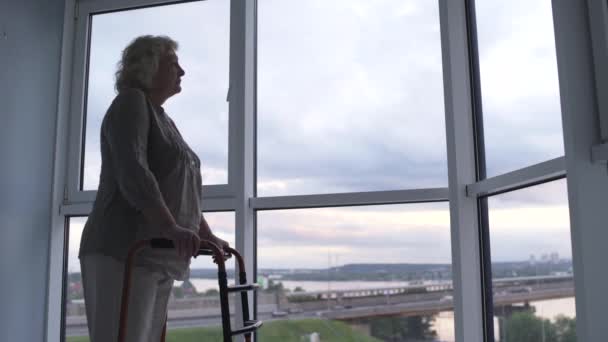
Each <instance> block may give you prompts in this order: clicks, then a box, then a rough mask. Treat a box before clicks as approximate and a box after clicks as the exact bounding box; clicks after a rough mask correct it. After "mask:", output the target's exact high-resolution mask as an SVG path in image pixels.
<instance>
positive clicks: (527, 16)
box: [475, 0, 564, 176]
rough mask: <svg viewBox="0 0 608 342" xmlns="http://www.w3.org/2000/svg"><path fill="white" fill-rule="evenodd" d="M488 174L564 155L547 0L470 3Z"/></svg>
mask: <svg viewBox="0 0 608 342" xmlns="http://www.w3.org/2000/svg"><path fill="white" fill-rule="evenodd" d="M475 7H476V19H477V37H478V48H479V69H480V70H479V74H480V81H481V95H482V97H481V98H482V107H483V130H484V143H485V152H486V153H485V155H486V168H487V175H488V176H493V175H497V174H501V173H505V172H508V171H513V170H515V169H519V168H521V167H525V166H529V165H532V164H535V163H539V162H542V161H545V160H548V159H552V158H555V157H559V156H562V155H563V154H564V147H563V138H562V125H561V108H560V98H559V82H558V78H557V61H556V55H555V39H554V33H553V16H552V12H551V2H550V1H525V0H516V1H487V0H479V1H475Z"/></svg>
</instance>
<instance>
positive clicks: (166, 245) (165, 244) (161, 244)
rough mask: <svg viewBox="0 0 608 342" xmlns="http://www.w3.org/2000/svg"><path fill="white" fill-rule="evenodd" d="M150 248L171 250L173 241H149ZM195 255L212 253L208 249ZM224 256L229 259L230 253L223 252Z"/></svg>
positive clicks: (201, 250) (200, 250) (157, 239)
mask: <svg viewBox="0 0 608 342" xmlns="http://www.w3.org/2000/svg"><path fill="white" fill-rule="evenodd" d="M150 247H152V248H163V249H171V248H174V247H175V246H174V245H173V241H171V240H169V239H162V238H155V239H150ZM197 255H213V251H212V250H211V249H208V248H201V249H199V250H198V253H197ZM224 256H225V257H227V258H230V257H231V256H232V253H230V251H226V250H225V251H224Z"/></svg>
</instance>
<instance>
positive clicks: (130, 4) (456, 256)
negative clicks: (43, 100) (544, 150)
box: [46, 0, 608, 342]
mask: <svg viewBox="0 0 608 342" xmlns="http://www.w3.org/2000/svg"><path fill="white" fill-rule="evenodd" d="M226 1H231V6H230V13H231V14H230V75H229V79H230V82H229V84H230V94H229V100H230V101H229V102H230V103H229V155H228V164H229V165H228V184H226V185H213V186H208V187H207V186H205V187H204V194H205V200H204V201H203V203H204V206H205V208H204V209H205V211H234V213H235V235H236V247H237V248H238V249H239V250H241V252H242V253H243V255H244V256H245V258H246V260H247V267H248V271H249V274H250V276H249V277H250V279H255V271H256V266H257V263H256V257H257V255H256V253H257V246H256V214H257V211H258V210H272V209H296V208H315V207H328V206H353V205H378V204H398V203H421V202H437V201H447V200H449V202H450V203H449V204H450V218H451V238H452V258H453V259H452V266H453V281H454V300H455V301H454V303H455V307H454V314H455V333H456V341H458V342H465V341H466V342H482V341H484V331H483V330H484V326H483V309H482V300H483V298H482V291H483V289H482V285H481V269H480V248H481V247H480V245H479V231H480V227H479V220H478V217H479V210H480V209H479V206H478V200H479V199H480V198H483V197H484V196H488V195H492V194H497V193H501V192H505V191H510V190H515V189H519V188H522V187H527V186H531V185H534V184H539V183H544V182H548V181H551V180H555V179H558V178H562V177H564V176H565V175H566V164H567V162H568V160H567V159H566V158H565V157H559V158H555V159H552V160H548V161H544V162H541V163H538V164H535V165H531V166H528V167H525V168H522V169H519V170H515V171H512V172H509V173H506V174H503V175H498V176H495V177H491V178H488V179H484V180H481V181H477V180H476V175H475V153H476V151H475V144H474V139H475V137H474V134H475V132H474V130H473V127H472V122H473V117H472V115H473V109H472V100H473V96H474V95H473V94H472V92H471V79H470V70H469V67H470V56H469V50H468V44H469V42H468V38H467V22H466V20H467V19H466V9H467V7H466V3H467V0H438V2H439V9H440V26H441V44H442V54H443V67H444V93H445V109H446V113H445V115H446V132H447V134H446V139H447V149H448V154H447V156H448V173H449V175H448V178H449V179H448V180H449V188H431V189H408V190H393V191H371V192H353V193H339V194H311V195H295V196H269V197H257V196H256V193H255V189H256V172H255V169H256V162H257V160H256V159H255V158H256V153H255V151H256V143H257V141H256V86H257V84H256V72H257V71H256V68H257V65H256V51H257V40H256V38H257V37H256V28H257V23H256V21H257V13H256V7H257V1H256V0H226ZM588 1H589V4H590V5H589V6H592V7H593V6H595V5H592V4H593V3H594V0H588ZM184 2H186V1H184ZM556 2H558V1H557V0H555V1H554V3H556ZM173 3H176V2H175V1H170V0H66V10H65V18H66V19H65V26H64V40H63V46H62V68H61V79H60V94H59V103H58V113H59V120H58V126H57V140H56V144H57V149H56V150H57V155H56V156H55V157H56V158H55V166H54V167H55V170H54V171H55V175H54V182H55V184H54V187H53V189H54V190H53V207H54V208H56V209H57V210H56V211H54V212H53V217H52V218H51V219H52V220H51V221H52V230H51V241H50V256H49V260H50V261H49V278H50V281H49V294H48V296H47V298H48V303H47V330H46V331H47V341H59V336H60V334H59V331H60V324H61V320H62V317H61V312H62V309H61V308H62V307H63V298H62V296H61V290H60V289H61V287H62V284H63V276H64V275H63V270H64V264H63V263H64V262H65V260H64V253H65V242H66V241H65V219H66V217H69V216H80V215H88V214H89V213H90V211H91V208H92V203H93V199H94V196H95V191H80V190H79V186H78V185H79V183H80V180H79V178H80V167H81V164H80V163H81V160H80V156H81V153H82V150H81V149H82V146H83V144H82V143H81V142H82V133H83V132H82V130H83V125H82V124H83V103H84V102H83V100H84V96H85V94H84V87H83V85H84V81H85V76H86V75H85V69H86V68H85V66H86V65H85V63H86V60H85V58H86V57H87V56H86V54H85V52H86V51H87V49H88V47H87V44H88V43H87V41H88V28H89V23H88V21H89V20H88V18H89V14H90V13H96V12H101V11H108V10H118V9H129V8H136V7H143V6H150V5H161V4H173ZM75 4H78V6H75ZM602 4H603V6H604V9H605V1H603V2H602ZM568 6H574V5H566V4H565V3H564V4H562V5H561V6H558V7H555V6H554V14H555V15H557V14H562V17H566V15H564V14H565V13H568V11H570V9H569V8H568ZM602 13H603V14H602V15H603V17H601V18H603V19H602V20H604V21H605V18H606V17H605V15H606V12H602ZM73 18H78V19H77V20H72V19H73ZM590 20H592V21H593V20H595V22H596V23H597V22H598V19H597V17H596V18H595V19H593V18H591V16H590ZM596 31H597V30H596ZM563 32H564V31H561V33H562V34H564V33H563ZM594 32H595V31H594ZM604 32H605V31H604ZM596 36H597V35H595V36H594V41H593V43H594V54H596V51H598V50H597V48H596V45H597V44H599V43H597V42H596V40H597V38H596ZM557 39H558V37H557V32H556V40H557ZM603 39H605V37H604V38H603ZM559 52H560V50H559V49H558V53H559ZM559 58H560V55H559V54H558V59H559ZM596 59H597V57H596ZM596 67H597V64H596ZM560 68H561V70H560V82H562V83H563V82H567V80H565V79H562V74H564V75H565V74H566V73H565V72H564V71H563V69H565V67H564V66H563V65H562V66H560ZM602 70H603V69H602ZM569 76H571V77H572V78H573V79H575V78H576V73H573V74H569ZM596 81H597V80H596ZM602 84H606V83H602ZM597 89H600V86H598V87H597ZM598 91H600V90H598ZM576 96H583V95H580V94H577V95H572V94H567V95H565V94H562V95H561V97H562V103H564V101H566V103H570V102H568V101H574V102H576ZM573 98H574V100H573ZM607 101H608V100H607ZM604 106H608V105H604ZM602 108H605V107H602ZM562 110H563V111H564V110H565V109H562ZM566 112H567V114H564V116H565V117H573V116H574V113H572V112H568V110H566ZM604 112H605V111H604ZM604 122H608V120H604ZM570 125H571V124H570V123H569V121H564V132H569V130H572V129H573V128H572V127H570ZM605 126H606V130H605V132H608V124H606V125H605ZM603 127H604V126H603ZM68 133H69V134H68ZM572 144H573V143H572V142H569V141H566V144H565V148H566V150H567V151H568V149H569V148H573V147H572ZM69 147H71V148H69ZM570 164H571V165H575V164H574V161H571V162H570ZM582 173H583V171H581V176H580V177H578V178H576V180H575V182H583V180H582V179H583V178H584V177H583V175H582ZM568 183H569V191H571V190H570V188H572V187H573V186H576V185H577V184H578V183H574V185H572V184H571V180H570V179H568ZM574 199H577V196H574V197H573V195H571V196H570V200H571V201H573V200H574ZM570 210H571V217H573V224H574V220H576V219H579V220H584V217H582V218H581V216H580V215H576V213H578V211H579V210H582V209H580V208H578V207H577V208H571V209H570ZM573 213H574V214H573ZM573 229H574V228H573ZM572 234H573V244H574V243H575V242H576V243H578V242H579V240H581V241H582V239H583V238H584V239H591V238H590V237H589V236H588V235H584V236H583V235H581V234H582V233H580V232H578V231H576V230H575V231H573V233H572ZM598 241H602V240H598ZM598 243H599V242H598ZM579 244H580V243H579ZM581 246H582V244H581ZM575 247H576V246H575ZM594 247H597V249H600V248H602V247H601V246H599V245H598V246H594ZM579 248H580V246H579ZM579 248H573V258H575V259H576V258H579V256H578V255H577V253H578V251H579ZM585 262H586V263H590V264H593V265H595V264H594V262H593V260H587V259H585ZM578 263H579V264H580V265H582V263H583V259H582V257H580V258H579V259H578ZM577 266H578V264H577ZM583 277H589V273H582V272H577V271H575V281H576V282H577V290H576V291H577V314H578V317H581V318H582V317H585V315H582V314H583V313H584V312H587V311H589V312H591V311H590V310H591V309H590V308H589V307H588V306H589V305H591V304H590V303H586V302H582V303H579V300H578V299H579V296H578V295H580V294H581V293H583V292H582V291H584V288H583V287H580V288H579V284H584V282H583V280H585V279H586V278H583ZM595 289H597V290H598V291H600V289H599V288H598V287H595V288H594V290H595ZM581 299H583V297H581ZM250 304H252V305H251V306H250V307H251V309H252V311H253V312H252V313H254V312H255V306H254V305H253V304H255V301H254V300H252V303H250ZM239 319H241V318H239ZM595 322H597V323H598V324H597V325H594V326H591V327H589V328H588V327H585V326H583V325H578V329H579V331H580V329H588V330H589V331H590V332H591V330H592V329H598V330H597V331H599V327H600V322H601V316H598V317H596V318H595V321H594V323H595ZM581 336H587V335H581ZM589 336H591V333H589Z"/></svg>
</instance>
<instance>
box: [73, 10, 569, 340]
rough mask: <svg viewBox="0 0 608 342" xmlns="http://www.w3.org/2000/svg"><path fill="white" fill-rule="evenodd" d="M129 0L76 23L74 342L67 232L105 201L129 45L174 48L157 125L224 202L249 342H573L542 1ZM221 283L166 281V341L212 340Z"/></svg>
mask: <svg viewBox="0 0 608 342" xmlns="http://www.w3.org/2000/svg"><path fill="white" fill-rule="evenodd" d="M121 1H122V0H121ZM124 1H125V3H126V4H125V5H124V6H125V8H118V7H116V6H117V4H119V3H120V2H115V1H114V0H111V1H110V0H100V1H97V2H95V1H90V2H87V1H84V2H82V6H83V7H81V8H80V10H79V11H81V13H80V14H82V13H84V14H86V16H87V18H88V19H90V20H89V24H90V25H88V26H86V25H80V24H77V25H80V26H78V27H79V28H78V29H77V34H76V37H77V39H76V47H82V50H86V54H84V55H83V53H82V51H75V52H74V56H75V57H74V59H75V62H74V65H76V66H79V67H81V69H83V70H75V71H74V73H75V77H74V80H72V82H73V83H74V84H72V91H73V92H74V97H73V98H74V100H73V101H72V102H74V103H72V110H73V112H72V113H71V117H72V119H71V121H70V134H71V135H70V139H69V140H70V142H71V143H72V144H73V145H77V146H80V145H82V146H83V147H82V151H78V152H79V153H76V152H74V151H73V149H74V146H70V147H69V149H70V151H71V152H70V154H69V157H68V158H69V160H68V164H69V166H68V169H69V170H68V176H67V177H68V179H67V182H68V184H69V185H70V186H69V187H68V190H69V191H68V194H67V197H68V198H67V199H66V203H63V204H65V205H64V206H63V207H62V208H61V209H62V211H63V215H65V216H67V217H70V221H69V230H70V234H69V244H68V245H69V253H68V274H67V275H66V277H67V289H66V293H67V297H66V303H64V305H65V309H66V310H65V312H66V320H65V321H66V327H65V328H66V329H65V331H66V334H67V336H68V338H67V340H68V341H70V342H76V341H84V340H86V339H87V337H86V333H87V331H86V317H85V315H84V303H83V301H82V286H81V284H80V281H81V280H80V267H79V262H78V260H77V257H76V254H77V250H78V244H79V240H80V235H81V232H82V227H83V225H84V222H85V219H84V218H78V217H76V216H83V217H84V216H86V215H88V214H89V210H90V207H91V204H92V200H93V197H92V196H90V195H94V191H90V192H86V193H81V192H80V191H82V190H95V189H96V188H97V186H98V184H97V182H98V177H99V171H100V162H101V161H100V155H99V130H100V124H101V120H102V118H103V115H104V114H105V110H106V109H107V107H108V106H109V104H110V103H111V101H112V99H113V98H114V96H115V91H114V89H113V85H114V78H113V77H114V72H115V70H116V63H117V62H118V60H119V58H120V53H121V50H122V49H123V48H124V47H125V46H126V45H127V44H128V43H129V42H130V41H131V40H132V39H133V38H135V37H136V36H139V35H142V34H163V35H168V36H170V37H172V38H174V39H175V40H177V41H178V42H179V44H180V48H179V50H178V52H177V54H178V56H179V59H180V63H181V65H182V66H183V67H184V69H185V72H186V74H185V76H184V77H183V81H182V88H183V90H182V93H181V94H179V95H177V96H175V97H173V98H171V99H170V100H169V101H168V102H167V103H166V104H165V109H166V111H167V112H168V114H169V115H170V116H171V117H172V118H173V120H174V121H175V122H176V124H177V126H178V128H179V129H180V131H181V132H182V133H183V136H184V138H185V140H186V142H188V143H189V144H190V145H191V147H193V149H194V150H195V151H196V152H197V154H198V155H199V156H200V158H201V161H202V170H201V172H202V174H203V183H204V184H205V185H210V184H215V185H220V186H214V187H210V189H211V191H209V192H207V191H205V192H204V194H203V196H204V200H203V201H204V206H205V207H204V208H205V209H204V210H209V211H213V212H209V213H207V214H206V217H207V219H208V220H209V222H210V224H211V226H212V229H214V231H215V232H216V233H218V234H219V235H220V237H223V238H225V239H227V240H228V241H229V242H230V243H231V244H232V245H233V246H234V245H236V242H237V241H238V244H239V246H245V249H244V250H243V251H242V252H243V253H244V256H245V258H246V260H247V265H248V267H251V268H248V270H247V271H248V274H249V275H250V277H249V278H250V280H251V281H255V282H257V283H258V284H259V285H260V290H259V291H258V292H257V294H256V295H255V301H252V302H253V303H254V304H255V305H253V306H252V309H255V310H256V312H255V314H256V315H257V318H258V319H261V320H263V321H264V322H265V323H264V326H263V328H262V329H261V330H260V331H259V332H258V335H257V336H258V340H261V341H267V340H268V341H273V340H279V341H289V342H290V341H294V342H295V341H303V340H306V341H314V340H318V339H319V338H320V340H321V341H324V340H336V341H369V342H372V341H376V342H377V341H450V342H451V341H455V338H456V336H455V335H456V332H457V331H459V329H456V328H455V326H454V325H455V323H456V322H461V324H462V326H461V327H460V328H462V329H460V331H466V334H464V335H462V336H470V337H471V336H472V337H475V338H476V339H477V340H481V339H482V338H484V337H482V336H481V335H483V330H484V329H486V332H489V331H490V330H491V327H492V324H491V323H493V326H494V334H495V336H494V341H496V342H528V341H530V342H532V341H533V342H539V341H542V342H551V341H559V342H563V341H568V342H571V341H573V340H572V338H574V337H573V336H574V335H573V334H574V331H575V329H574V326H575V324H576V321H575V319H576V318H575V314H574V312H575V311H574V303H575V300H574V285H573V270H572V252H571V249H570V245H571V240H570V227H569V223H568V222H569V217H568V201H567V196H566V189H565V183H566V181H565V178H563V177H565V176H566V172H565V170H564V167H563V164H564V163H563V158H559V157H561V156H563V154H564V152H563V151H564V148H563V137H562V128H561V119H560V117H561V108H560V94H559V91H558V85H559V83H558V78H557V65H556V51H555V42H554V40H555V39H554V37H553V22H552V14H551V13H552V9H551V8H550V6H551V5H550V2H548V1H539V2H534V3H529V2H526V1H523V0H517V1H509V2H505V1H503V2H497V1H485V0H477V1H439V2H437V1H426V0H385V1H369V0H340V1H338V0H336V1H333V0H332V1H320V0H305V1H295V0H257V1H235V2H233V1H230V0H207V1H175V2H174V1H157V0H154V1H152V0H124ZM161 5H162V6H161ZM82 8H86V9H87V10H83V9H82ZM468 10H475V13H474V14H475V16H471V15H470V14H473V12H468V13H467V11H468ZM473 18H476V22H473V20H472V19H473ZM440 21H441V23H440ZM134 23H136V24H134ZM256 25H257V26H256ZM441 25H443V26H444V27H441ZM467 25H475V27H472V26H468V27H467ZM81 31H82V32H81ZM453 39H456V40H457V41H452V40H453ZM469 44H470V45H469ZM475 47H476V48H477V52H478V53H479V54H478V55H475V52H476V49H475ZM75 50H77V49H75ZM229 55H230V56H229ZM465 56H466V57H468V59H467V58H464V57H465ZM80 62H82V63H80ZM477 62H478V63H477ZM76 69H78V68H76ZM444 73H445V74H444ZM229 74H230V75H229ZM444 75H445V76H446V78H445V83H444ZM80 76H82V77H81V78H82V79H83V80H84V81H83V84H82V87H80V84H79V82H80V81H81V80H79V78H80ZM477 76H479V80H477V79H476V77H477ZM477 81H479V84H477V83H476V82H477ZM229 83H230V86H231V87H230V88H232V90H231V91H230V94H229V96H227V95H228V94H227V92H228V88H229ZM444 85H445V90H444ZM471 85H473V87H471ZM478 86H479V87H478ZM478 88H479V89H478ZM477 90H479V92H477ZM444 91H445V93H444ZM80 95H82V96H80ZM444 95H445V99H447V102H446V101H444ZM79 97H82V101H81V102H82V103H80V104H79V103H78V102H79V101H80V100H79ZM227 97H228V99H229V100H230V108H229V103H228V102H227V101H226V99H227ZM478 104H481V110H479V109H480V108H478V107H477V105H478ZM471 105H473V106H471ZM79 106H80V107H82V108H80V107H79ZM564 108H566V107H564ZM229 111H230V113H231V115H230V124H229V120H228V112H229ZM446 114H447V119H448V120H449V121H448V120H446V117H445V115H446ZM477 114H479V115H481V116H480V117H475V115H477ZM478 119H480V120H478ZM446 122H448V125H447V127H446V125H445V123H446ZM478 124H483V125H481V126H480V125H478ZM75 126H76V130H75V131H76V132H75V131H74V129H73V128H74V127H75ZM446 128H447V130H446ZM81 129H82V130H83V131H84V133H83V134H84V140H82V138H83V137H82V135H81V132H80V130H81ZM446 132H448V134H447V135H446ZM463 132H464V133H463ZM481 132H483V136H481ZM237 134H239V135H240V134H242V136H237ZM475 134H479V136H477V137H473V135H475ZM254 137H255V140H254ZM477 138H479V139H477ZM446 139H449V140H450V144H449V145H446ZM75 142H77V143H75ZM81 142H82V144H81ZM229 142H230V143H229ZM249 144H253V145H254V146H251V145H249ZM229 145H230V153H229V151H228V150H229V148H228V146H229ZM446 147H448V148H446ZM76 149H78V147H76ZM448 150H449V151H451V152H454V153H455V154H456V156H455V158H449V163H450V164H449V165H448V158H447V155H446V151H448ZM229 154H230V156H229ZM476 157H484V158H476ZM229 161H230V165H231V167H233V169H232V170H230V180H229V177H228V173H229V170H228V163H229ZM75 165H76V166H77V167H75ZM448 166H449V168H450V177H449V182H450V184H449V186H452V187H453V188H450V189H448ZM484 169H485V170H486V174H485V175H484V174H483V172H477V173H476V172H475V171H483V170H484ZM510 171H516V172H512V173H510ZM505 173H507V174H505ZM76 178H78V179H76ZM479 178H485V179H479ZM556 179H558V180H556ZM78 180H79V181H80V184H79V185H78V186H76V184H77V183H78ZM538 184H540V185H538ZM253 186H255V187H256V188H255V189H254V188H253ZM206 189H208V188H206ZM454 189H457V190H458V191H455V190H454ZM74 190H75V191H76V194H75V195H74ZM252 193H253V194H254V195H253V196H250V195H251V194H252ZM448 199H449V200H450V201H451V200H453V199H454V201H452V202H448ZM486 204H487V205H486ZM450 205H452V208H453V209H454V210H458V212H452V213H450V212H449V207H450ZM486 209H487V212H485V210H486ZM219 211H223V212H219ZM450 214H452V215H451V216H450ZM486 214H487V215H486ZM450 217H452V218H455V220H454V221H452V222H450ZM486 218H487V220H486ZM486 221H487V222H486ZM235 222H236V223H238V225H235ZM486 223H487V225H486ZM486 233H487V235H486ZM452 243H454V244H458V245H454V246H452ZM245 253H246V254H245ZM452 253H454V254H452ZM453 266H454V267H453ZM228 268H229V272H232V270H233V269H234V264H233V262H232V261H231V262H230V264H229V266H228ZM490 269H491V271H492V272H484V271H489V270H490ZM471 270H474V271H471ZM453 272H454V273H453ZM254 274H255V276H256V277H255V279H253V277H252V275H254ZM216 277H217V274H216V271H215V265H214V264H212V263H211V262H210V261H209V260H204V259H202V258H199V259H196V260H194V261H193V264H192V272H191V278H190V279H189V280H188V281H184V282H176V283H175V284H174V285H175V286H174V289H173V294H172V297H171V301H170V303H169V308H168V309H169V328H170V334H169V336H170V338H172V339H174V340H176V341H177V340H179V341H187V340H189V339H191V338H196V339H201V340H205V339H209V340H219V338H220V336H221V332H220V328H219V324H220V320H219V317H220V314H219V312H220V311H219V302H218V293H217V289H218V287H217V278H216ZM229 278H231V279H230V280H229V283H232V282H233V281H234V277H233V275H232V274H229ZM484 284H485V286H487V288H485V289H484V288H483V286H484ZM488 284H492V285H488ZM490 286H491V288H490ZM455 288H456V289H457V290H458V291H457V292H455V291H454V289H455ZM490 293H491V294H492V297H491V298H489V295H490ZM486 294H487V295H488V297H487V298H486V297H484V295H486ZM233 299H234V298H231V302H232V303H233V302H234V301H233ZM455 299H456V300H455ZM461 299H464V300H461ZM486 299H487V300H486ZM457 303H458V304H459V305H456V304H457ZM484 305H487V306H486V307H485V308H484V307H483V306H484ZM484 310H486V311H485V313H486V314H487V315H486V318H487V321H486V322H485V323H488V324H485V325H484V324H483V323H484V322H481V321H482V320H483V316H484ZM490 311H492V312H493V313H494V317H492V316H491V315H490V314H489V313H490ZM233 312H235V313H236V312H238V308H237V309H236V310H234V311H233ZM454 315H461V316H459V317H458V319H454ZM236 316H238V313H237V314H236V315H235V316H233V318H235V317H236ZM471 317H473V318H471ZM473 320H475V322H472V321H473ZM480 322H481V323H480ZM178 328H180V329H178ZM487 339H488V342H491V341H492V338H491V336H489V337H488V338H487Z"/></svg>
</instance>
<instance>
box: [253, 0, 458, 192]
mask: <svg viewBox="0 0 608 342" xmlns="http://www.w3.org/2000/svg"><path fill="white" fill-rule="evenodd" d="M437 6H438V4H437V2H436V1H420V0H409V1H403V0H390V1H382V2H374V1H366V0H352V1H294V0H260V1H259V9H258V12H259V19H258V22H259V24H258V25H259V29H258V49H257V51H258V135H257V136H258V164H257V165H258V167H257V175H258V179H257V186H258V194H259V195H260V196H272V195H296V194H311V193H337V192H352V191H374V190H395V189H408V188H432V187H442V186H446V185H447V162H446V154H445V153H446V152H445V150H446V149H445V126H444V102H443V78H442V67H441V41H440V34H439V11H438V7H437Z"/></svg>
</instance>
